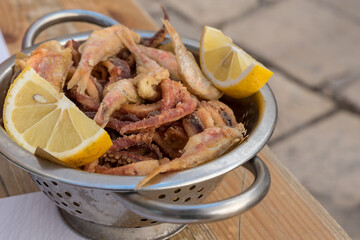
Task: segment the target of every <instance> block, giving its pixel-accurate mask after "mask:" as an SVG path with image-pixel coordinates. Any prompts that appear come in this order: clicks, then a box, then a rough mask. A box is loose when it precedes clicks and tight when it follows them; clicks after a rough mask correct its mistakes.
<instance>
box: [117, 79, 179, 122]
mask: <svg viewBox="0 0 360 240" xmlns="http://www.w3.org/2000/svg"><path fill="white" fill-rule="evenodd" d="M160 87H161V95H162V98H161V100H159V101H157V102H155V103H151V104H125V105H123V106H122V107H121V109H120V111H121V112H124V113H127V114H132V115H135V116H137V117H139V118H146V117H149V115H150V114H152V113H154V112H159V111H162V110H166V109H170V108H173V107H175V105H176V104H177V103H178V102H179V101H180V98H179V97H180V91H181V87H182V85H181V84H180V83H178V82H175V81H172V80H170V79H164V80H162V81H161V83H160Z"/></svg>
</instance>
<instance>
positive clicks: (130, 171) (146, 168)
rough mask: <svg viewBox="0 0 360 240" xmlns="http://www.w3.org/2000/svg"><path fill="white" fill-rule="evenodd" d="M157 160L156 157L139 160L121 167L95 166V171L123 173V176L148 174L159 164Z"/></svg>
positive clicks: (114, 173) (112, 173)
mask: <svg viewBox="0 0 360 240" xmlns="http://www.w3.org/2000/svg"><path fill="white" fill-rule="evenodd" d="M159 165H160V164H159V161H158V160H156V159H153V160H145V161H141V162H135V163H131V164H128V165H125V166H121V167H115V168H106V167H103V166H96V167H95V171H94V172H95V173H102V174H109V175H125V176H144V175H148V174H149V173H151V172H152V171H154V169H156V168H157V167H158V166H159Z"/></svg>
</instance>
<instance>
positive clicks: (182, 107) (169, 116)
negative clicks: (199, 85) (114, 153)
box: [120, 87, 197, 134]
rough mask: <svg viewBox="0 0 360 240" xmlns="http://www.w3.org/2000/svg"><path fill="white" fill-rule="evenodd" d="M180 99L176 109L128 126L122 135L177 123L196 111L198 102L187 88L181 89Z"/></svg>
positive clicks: (167, 110)
mask: <svg viewBox="0 0 360 240" xmlns="http://www.w3.org/2000/svg"><path fill="white" fill-rule="evenodd" d="M179 97H180V101H179V103H178V104H177V105H176V107H175V108H170V109H166V110H163V111H161V112H160V113H159V114H158V115H155V116H152V117H149V118H146V119H143V120H141V121H138V122H134V123H131V124H129V125H126V126H124V127H123V128H122V129H121V131H120V133H121V134H125V133H134V132H142V131H146V130H148V129H153V128H158V127H160V126H161V125H163V124H166V123H171V122H175V121H177V120H179V119H181V118H183V117H185V116H186V115H188V114H190V113H192V112H193V111H195V109H196V106H197V100H196V99H194V97H192V96H191V94H190V93H189V92H188V91H187V89H186V88H185V87H182V88H181V89H180V93H179Z"/></svg>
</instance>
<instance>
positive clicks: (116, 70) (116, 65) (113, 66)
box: [102, 57, 131, 83]
mask: <svg viewBox="0 0 360 240" xmlns="http://www.w3.org/2000/svg"><path fill="white" fill-rule="evenodd" d="M102 64H103V65H104V66H105V67H106V68H107V70H108V72H109V74H110V77H109V83H113V82H116V81H118V80H120V79H127V78H130V77H131V71H130V66H129V64H128V63H127V62H126V61H124V60H122V59H120V58H117V57H113V58H109V59H108V60H105V61H103V62H102Z"/></svg>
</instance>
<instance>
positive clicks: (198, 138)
mask: <svg viewBox="0 0 360 240" xmlns="http://www.w3.org/2000/svg"><path fill="white" fill-rule="evenodd" d="M244 134H245V128H244V125H243V124H241V123H239V124H237V125H235V126H234V127H227V126H224V127H213V128H208V129H205V130H204V131H203V132H201V133H199V134H195V135H193V136H192V137H190V138H189V141H188V142H187V144H186V146H185V147H184V153H183V154H182V155H181V157H179V158H175V159H173V160H171V161H170V162H168V163H165V164H163V165H160V166H159V167H157V168H156V169H155V170H154V171H153V172H151V173H150V174H149V175H147V176H146V177H145V178H144V179H142V180H141V181H140V182H139V183H138V184H137V185H136V188H137V189H139V188H141V187H143V186H144V185H145V184H146V183H148V182H149V181H150V180H151V179H153V178H154V177H155V176H157V175H158V174H160V173H165V172H172V171H179V170H183V169H188V168H192V167H195V166H198V165H200V164H202V163H205V162H208V161H210V160H213V159H215V158H217V157H219V156H221V155H222V154H223V153H225V152H226V151H227V150H228V149H229V148H230V147H231V146H232V145H233V144H235V143H237V142H239V141H242V140H243V138H244Z"/></svg>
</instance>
